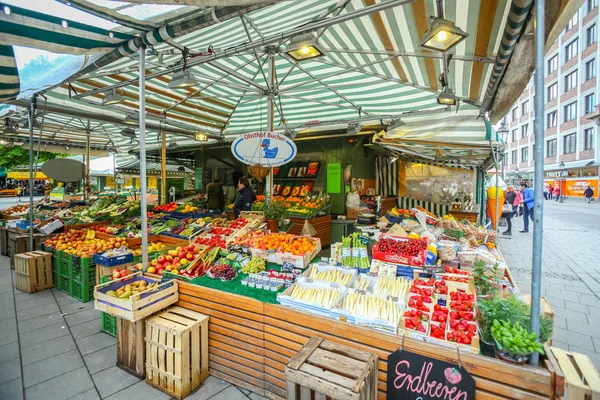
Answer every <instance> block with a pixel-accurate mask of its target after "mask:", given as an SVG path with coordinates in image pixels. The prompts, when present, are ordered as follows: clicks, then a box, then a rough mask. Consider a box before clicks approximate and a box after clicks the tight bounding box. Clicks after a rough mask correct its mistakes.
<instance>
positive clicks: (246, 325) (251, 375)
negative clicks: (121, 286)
mask: <svg viewBox="0 0 600 400" xmlns="http://www.w3.org/2000/svg"><path fill="white" fill-rule="evenodd" d="M179 290H180V296H179V302H178V303H177V304H178V305H179V306H182V307H185V308H188V309H191V310H194V311H198V312H200V313H203V314H205V315H208V316H210V323H209V349H210V350H209V354H210V372H211V374H213V375H215V376H216V377H218V378H220V379H223V380H225V381H228V382H231V383H233V384H236V385H239V386H241V387H244V388H246V389H248V390H251V391H253V392H255V393H257V394H260V395H263V396H265V397H268V398H270V399H277V400H280V399H285V397H286V380H285V372H284V371H285V366H286V364H287V363H288V361H289V360H290V359H291V358H292V357H293V356H294V355H295V354H296V352H297V351H298V350H300V348H302V346H304V345H305V344H306V343H307V342H308V340H309V339H310V338H311V337H313V336H319V337H321V338H323V339H325V340H328V341H331V342H335V343H339V344H343V345H346V346H350V347H353V348H356V349H358V350H363V351H366V352H370V353H375V354H377V355H378V356H379V364H378V367H379V374H378V375H379V376H378V378H379V380H378V399H380V400H383V399H385V398H386V384H387V359H388V356H389V355H390V354H391V353H392V352H394V351H396V350H397V349H398V348H399V347H400V346H401V345H402V343H403V337H402V336H401V335H392V334H386V333H382V332H378V331H375V330H373V329H369V328H364V327H359V326H356V325H350V324H347V323H344V322H340V321H336V320H333V319H328V318H322V317H317V316H314V315H311V314H305V313H302V312H299V311H295V310H292V309H290V308H287V307H283V306H280V305H277V304H267V303H262V302H260V301H258V300H255V299H252V298H248V297H243V296H239V295H235V294H231V293H224V292H221V291H218V290H214V289H209V288H205V287H202V286H197V285H192V284H189V283H181V284H180V285H179ZM403 348H404V349H405V350H406V351H411V352H414V353H418V354H422V355H424V356H427V357H432V358H436V359H439V360H443V361H447V362H451V363H458V354H457V350H456V349H455V348H451V347H448V348H447V347H442V346H438V345H434V344H431V343H425V342H421V341H417V340H414V339H411V338H408V337H407V338H406V339H405V340H404V347H403ZM460 363H461V366H462V367H464V368H465V369H466V370H467V371H468V372H469V373H470V374H471V375H472V376H473V378H474V379H475V381H476V386H477V399H478V400H486V399H490V400H492V399H494V400H496V399H531V400H541V399H554V391H553V374H552V373H551V372H550V371H549V370H548V369H544V368H538V367H531V366H520V365H514V364H508V363H506V362H503V361H500V360H497V359H494V358H490V357H484V356H481V355H474V354H466V353H461V354H460Z"/></svg>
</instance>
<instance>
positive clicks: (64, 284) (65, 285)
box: [56, 275, 70, 294]
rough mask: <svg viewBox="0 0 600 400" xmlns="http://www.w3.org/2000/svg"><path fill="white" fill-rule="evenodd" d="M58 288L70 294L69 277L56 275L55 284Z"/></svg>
mask: <svg viewBox="0 0 600 400" xmlns="http://www.w3.org/2000/svg"><path fill="white" fill-rule="evenodd" d="M56 288H57V289H58V290H60V291H61V292H65V293H67V294H70V292H69V290H70V279H69V277H68V276H60V275H59V277H58V285H57V286H56Z"/></svg>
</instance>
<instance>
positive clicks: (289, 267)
mask: <svg viewBox="0 0 600 400" xmlns="http://www.w3.org/2000/svg"><path fill="white" fill-rule="evenodd" d="M281 272H294V264H292V263H289V262H287V261H286V262H284V263H283V265H282V266H281Z"/></svg>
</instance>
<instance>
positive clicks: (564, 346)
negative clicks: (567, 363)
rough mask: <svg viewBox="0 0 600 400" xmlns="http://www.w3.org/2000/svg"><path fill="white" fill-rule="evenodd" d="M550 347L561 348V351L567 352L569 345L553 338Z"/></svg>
mask: <svg viewBox="0 0 600 400" xmlns="http://www.w3.org/2000/svg"><path fill="white" fill-rule="evenodd" d="M552 347H558V348H561V349H563V350H567V351H568V350H569V344H568V343H566V342H561V341H560V340H555V339H554V338H552Z"/></svg>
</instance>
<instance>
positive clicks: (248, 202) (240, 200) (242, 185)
mask: <svg viewBox="0 0 600 400" xmlns="http://www.w3.org/2000/svg"><path fill="white" fill-rule="evenodd" d="M255 200H256V194H254V192H253V191H252V189H251V188H250V182H249V181H248V178H246V177H245V176H242V177H241V178H240V179H238V195H237V197H236V198H235V203H233V215H234V216H235V218H237V217H238V216H239V215H240V211H250V210H252V203H254V201H255Z"/></svg>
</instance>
